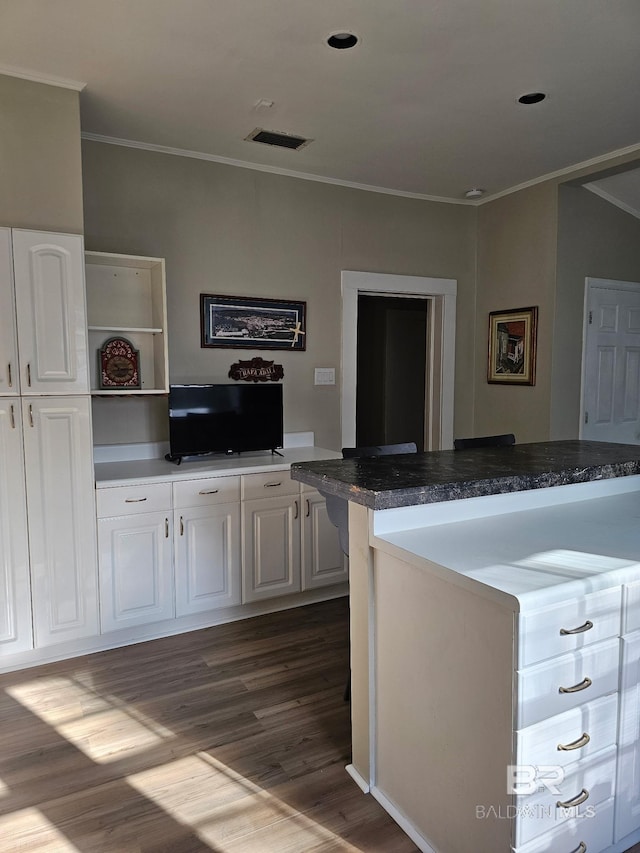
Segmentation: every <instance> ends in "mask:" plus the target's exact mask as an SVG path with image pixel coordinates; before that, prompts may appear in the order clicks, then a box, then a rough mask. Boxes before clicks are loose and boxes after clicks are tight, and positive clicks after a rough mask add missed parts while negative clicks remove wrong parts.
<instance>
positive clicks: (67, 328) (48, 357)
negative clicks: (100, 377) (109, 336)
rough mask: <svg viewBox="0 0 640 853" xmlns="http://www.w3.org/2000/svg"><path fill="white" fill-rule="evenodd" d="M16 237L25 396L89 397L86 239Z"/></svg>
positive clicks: (45, 235)
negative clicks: (85, 282) (80, 395)
mask: <svg viewBox="0 0 640 853" xmlns="http://www.w3.org/2000/svg"><path fill="white" fill-rule="evenodd" d="M11 238H12V248H13V271H14V284H15V306H16V317H17V329H18V358H19V365H18V367H19V378H20V393H22V394H23V395H40V394H64V395H68V394H83V393H88V391H89V374H88V367H87V322H86V308H85V289H84V254H83V240H82V237H81V236H80V235H78V234H54V233H50V232H39V231H23V230H20V229H13V230H12V232H11ZM14 381H15V377H14Z"/></svg>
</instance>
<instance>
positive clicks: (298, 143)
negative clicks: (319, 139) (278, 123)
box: [245, 127, 313, 151]
mask: <svg viewBox="0 0 640 853" xmlns="http://www.w3.org/2000/svg"><path fill="white" fill-rule="evenodd" d="M245 139H246V140H248V141H251V142H262V143H263V145H275V146H277V147H278V148H291V149H293V150H294V151H297V150H298V149H300V148H304V146H305V145H308V144H309V143H310V142H313V140H312V139H304V138H303V137H302V136H292V135H291V134H290V133H280V132H279V131H275V130H263V129H262V128H261V127H256V129H255V130H252V131H251V133H250V134H249V136H245Z"/></svg>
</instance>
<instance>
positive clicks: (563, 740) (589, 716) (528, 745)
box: [516, 693, 618, 767]
mask: <svg viewBox="0 0 640 853" xmlns="http://www.w3.org/2000/svg"><path fill="white" fill-rule="evenodd" d="M617 730H618V694H617V693H613V694H611V695H609V696H603V697H601V698H600V699H594V700H593V702H587V703H585V704H584V705H580V706H579V707H578V708H573V709H572V710H571V711H565V712H564V714H558V715H557V716H555V717H551V718H550V719H548V720H543V721H542V722H540V723H536V725H535V726H528V727H527V728H526V729H521V730H520V731H518V732H516V764H518V765H523V764H525V765H546V766H549V765H554V764H558V765H560V766H561V767H566V766H567V764H572V763H573V762H574V761H583V760H585V759H587V758H590V757H591V756H592V755H594V753H596V752H599V751H600V750H601V749H606V748H607V747H608V746H612V745H613V744H615V743H616V739H617ZM561 746H562V747H564V749H560V748H559V747H561Z"/></svg>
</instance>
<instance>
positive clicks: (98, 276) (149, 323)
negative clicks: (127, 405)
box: [85, 252, 169, 396]
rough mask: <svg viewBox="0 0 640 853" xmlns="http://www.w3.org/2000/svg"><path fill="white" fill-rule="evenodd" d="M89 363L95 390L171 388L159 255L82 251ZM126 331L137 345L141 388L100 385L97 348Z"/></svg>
mask: <svg viewBox="0 0 640 853" xmlns="http://www.w3.org/2000/svg"><path fill="white" fill-rule="evenodd" d="M85 274H86V280H87V318H88V329H89V350H90V353H91V356H90V362H89V369H90V375H91V393H92V394H94V395H101V396H110V395H114V394H117V395H127V394H129V395H130V394H136V395H147V394H166V393H168V391H169V360H168V344H167V304H166V282H165V264H164V259H163V258H147V257H140V256H134V255H118V254H112V253H108V252H86V253H85ZM121 336H122V337H124V338H126V339H127V340H128V341H129V342H130V343H131V344H132V345H133V348H134V349H136V350H138V353H139V372H140V381H141V384H140V388H116V389H113V388H101V387H100V381H99V380H100V373H99V350H100V348H101V347H102V345H103V344H104V342H105V341H107V340H108V339H109V338H112V337H121Z"/></svg>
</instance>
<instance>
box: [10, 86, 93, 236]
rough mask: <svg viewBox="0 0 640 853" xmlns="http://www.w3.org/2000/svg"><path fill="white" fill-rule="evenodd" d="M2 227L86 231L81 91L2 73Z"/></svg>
mask: <svg viewBox="0 0 640 853" xmlns="http://www.w3.org/2000/svg"><path fill="white" fill-rule="evenodd" d="M0 122H1V125H2V132H1V133H0V225H5V226H8V227H12V228H34V229H37V230H43V231H62V232H67V233H73V234H80V233H82V227H83V217H82V168H81V159H80V104H79V96H78V93H77V92H75V91H72V90H70V89H59V88H57V87H55V86H47V85H45V84H43V83H33V82H31V81H30V80H21V79H19V78H17V77H7V76H5V75H0Z"/></svg>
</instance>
